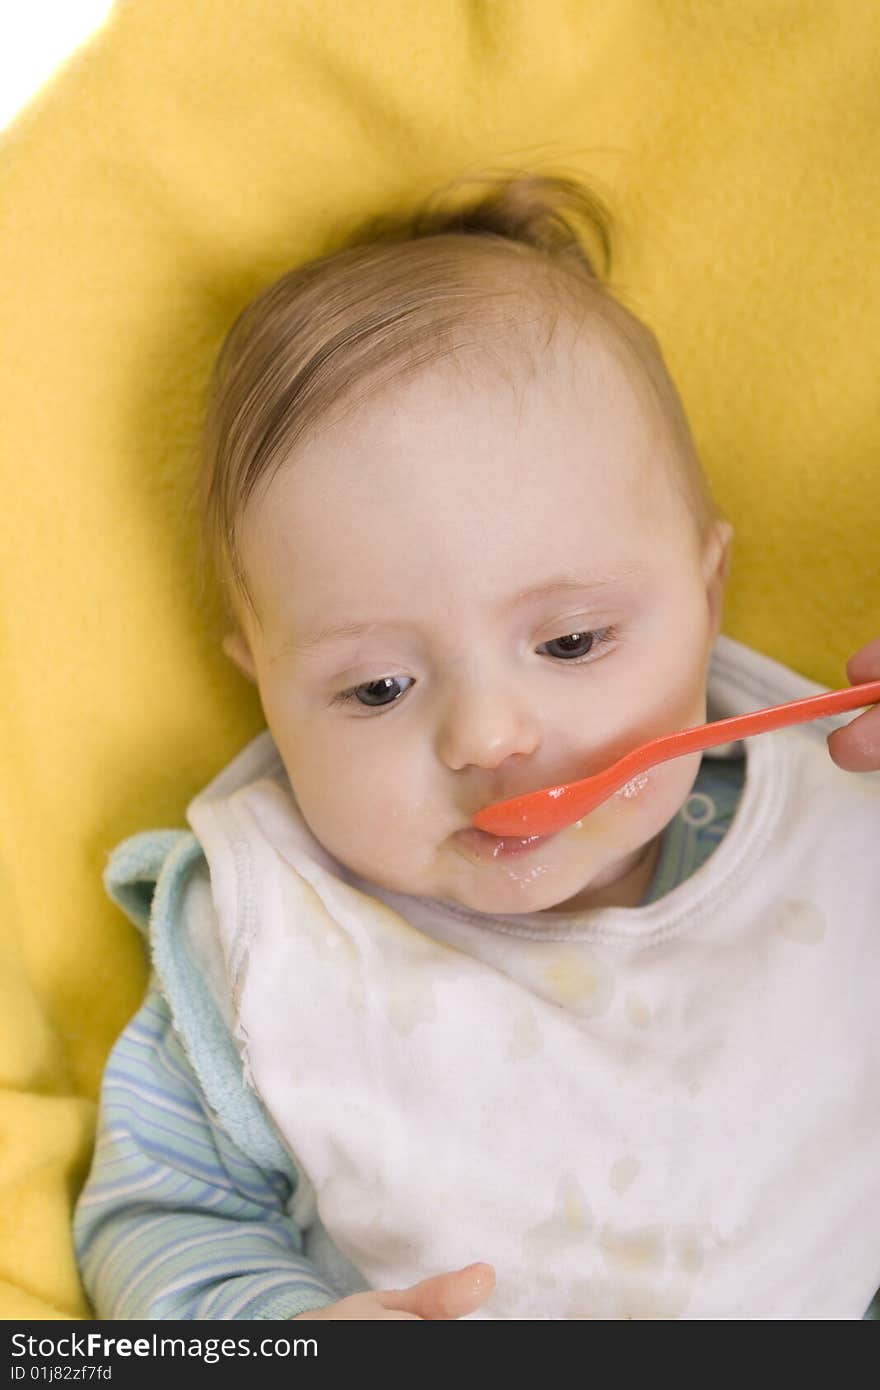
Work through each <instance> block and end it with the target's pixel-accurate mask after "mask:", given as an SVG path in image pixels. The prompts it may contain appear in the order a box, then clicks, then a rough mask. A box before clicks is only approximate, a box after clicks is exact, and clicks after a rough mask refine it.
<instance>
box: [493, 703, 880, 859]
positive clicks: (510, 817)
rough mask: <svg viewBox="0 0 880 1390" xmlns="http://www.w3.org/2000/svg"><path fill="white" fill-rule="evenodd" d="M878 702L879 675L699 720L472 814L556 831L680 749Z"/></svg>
mask: <svg viewBox="0 0 880 1390" xmlns="http://www.w3.org/2000/svg"><path fill="white" fill-rule="evenodd" d="M878 702H880V680H876V681H863V682H862V683H861V684H859V685H847V686H844V687H843V689H842V690H829V691H827V692H826V693H825V694H822V695H809V696H807V698H806V699H805V700H791V701H789V702H788V704H784V705H771V706H770V707H769V708H767V709H759V710H754V711H753V712H752V713H751V714H736V715H733V716H732V717H731V718H729V719H717V720H715V721H713V722H712V723H711V724H698V725H697V726H696V727H695V728H692V729H680V730H679V731H678V732H677V733H674V734H664V735H663V736H662V737H661V738H654V739H651V740H650V742H648V743H642V744H640V745H639V746H638V747H637V748H633V749H631V750H630V752H629V753H625V754H624V756H623V757H622V758H618V760H617V761H616V762H614V763H611V765H610V766H609V767H606V768H603V769H602V771H601V772H596V773H594V774H593V775H592V776H591V777H584V778H582V779H581V780H580V781H578V782H564V783H563V784H562V785H561V786H558V787H544V788H542V789H541V790H540V791H535V792H525V793H524V794H523V795H522V796H513V797H510V798H509V799H508V800H507V801H496V802H495V803H494V804H493V805H492V806H484V807H483V809H482V811H478V812H477V814H476V815H475V816H473V817H472V821H471V823H472V824H473V825H474V826H476V828H477V829H478V830H487V831H488V832H489V833H490V834H492V835H499V836H505V835H518V836H523V837H524V836H527V835H555V834H556V832H557V831H558V830H562V829H564V827H565V826H566V825H570V824H571V822H572V821H576V820H579V819H580V818H581V816H585V815H587V814H588V812H590V811H594V810H595V809H596V807H597V806H599V805H601V803H602V802H603V801H606V800H607V799H608V797H609V796H613V795H614V793H615V792H617V791H620V789H621V787H626V785H627V783H628V782H631V781H633V779H634V778H636V777H638V776H639V774H640V773H643V772H647V770H648V768H651V767H656V766H657V764H658V763H665V762H668V761H669V760H670V759H671V758H681V757H683V756H684V754H685V753H697V752H699V751H700V750H702V749H705V748H716V747H718V746H719V745H720V744H723V743H731V742H732V741H733V740H735V739H740V738H748V737H750V736H751V735H753V734H765V733H769V732H770V731H771V730H772V729H782V728H785V727H786V726H787V725H789V724H803V723H805V722H807V721H808V720H810V719H822V718H824V717H825V716H826V715H829V714H840V713H842V712H843V711H845V710H851V709H860V708H861V707H862V706H867V705H874V704H877V703H878Z"/></svg>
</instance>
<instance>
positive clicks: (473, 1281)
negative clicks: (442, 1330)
mask: <svg viewBox="0 0 880 1390" xmlns="http://www.w3.org/2000/svg"><path fill="white" fill-rule="evenodd" d="M494 1288H495V1271H494V1269H493V1268H492V1266H491V1265H487V1264H475V1265H467V1266H466V1267H465V1268H464V1269H457V1270H455V1271H453V1272H452V1273H450V1274H435V1275H433V1276H432V1277H431V1278H430V1279H422V1280H421V1281H420V1282H419V1283H418V1284H411V1285H410V1287H409V1288H408V1289H381V1290H377V1289H369V1290H367V1291H365V1292H364V1293H353V1294H350V1295H349V1297H348V1298H342V1299H340V1301H339V1302H338V1303H330V1304H328V1305H327V1307H326V1308H314V1309H312V1310H311V1311H310V1312H308V1313H298V1314H297V1316H296V1317H295V1318H293V1319H292V1321H293V1322H299V1321H300V1319H302V1318H326V1319H329V1320H331V1321H334V1322H339V1321H343V1320H345V1319H349V1318H354V1319H356V1320H358V1321H360V1322H372V1321H374V1320H377V1319H389V1318H396V1319H398V1320H402V1319H404V1318H405V1319H407V1320H409V1321H411V1322H412V1321H414V1322H422V1321H425V1320H426V1319H431V1320H434V1319H437V1318H460V1317H463V1316H464V1314H465V1313H472V1312H473V1311H474V1309H475V1308H479V1306H480V1304H481V1303H484V1302H485V1301H486V1299H487V1298H488V1297H489V1295H490V1294H491V1293H492V1292H493V1290H494Z"/></svg>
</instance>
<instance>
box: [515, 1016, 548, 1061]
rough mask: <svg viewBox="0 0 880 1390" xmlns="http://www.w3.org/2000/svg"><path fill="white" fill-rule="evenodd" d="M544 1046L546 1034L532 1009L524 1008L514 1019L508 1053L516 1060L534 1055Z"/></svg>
mask: <svg viewBox="0 0 880 1390" xmlns="http://www.w3.org/2000/svg"><path fill="white" fill-rule="evenodd" d="M543 1046H544V1034H543V1033H542V1032H541V1030H540V1028H539V1027H538V1020H537V1019H536V1018H535V1015H534V1013H533V1012H532V1010H531V1009H523V1010H521V1012H520V1013H518V1014H517V1016H516V1018H515V1019H514V1024H513V1032H512V1034H511V1036H510V1042H509V1043H508V1045H507V1055H508V1057H510V1058H511V1059H512V1060H514V1061H519V1060H520V1059H521V1058H523V1057H534V1055H535V1053H536V1052H540V1050H541V1048H542V1047H543Z"/></svg>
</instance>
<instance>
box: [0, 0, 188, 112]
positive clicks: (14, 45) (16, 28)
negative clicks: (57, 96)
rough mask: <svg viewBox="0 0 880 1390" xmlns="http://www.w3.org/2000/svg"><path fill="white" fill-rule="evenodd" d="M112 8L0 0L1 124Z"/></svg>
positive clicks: (75, 0)
mask: <svg viewBox="0 0 880 1390" xmlns="http://www.w3.org/2000/svg"><path fill="white" fill-rule="evenodd" d="M181 3H182V4H183V3H185V0H181ZM112 8H113V0H0V129H2V128H3V127H4V126H7V125H8V124H9V122H10V121H11V120H12V119H13V117H14V116H15V115H16V114H17V113H18V112H19V111H20V110H21V108H22V107H23V106H24V105H25V103H26V102H28V101H29V100H30V98H31V97H32V96H33V94H34V93H35V92H37V91H38V90H39V89H40V87H42V85H43V83H44V82H46V81H47V79H48V78H50V77H51V76H52V74H53V72H55V71H56V70H57V69H58V68H59V67H60V66H61V64H62V63H63V62H64V60H65V59H66V58H67V57H69V55H70V54H71V53H72V52H73V51H74V49H75V48H78V47H79V45H80V44H81V43H83V41H84V40H85V39H87V38H88V37H89V35H90V34H93V33H94V31H95V30H96V29H98V28H100V26H101V25H102V24H103V22H104V20H105V19H106V18H107V15H108V14H109V13H110V11H111V10H112Z"/></svg>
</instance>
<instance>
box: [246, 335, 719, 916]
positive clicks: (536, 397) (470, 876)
mask: <svg viewBox="0 0 880 1390" xmlns="http://www.w3.org/2000/svg"><path fill="white" fill-rule="evenodd" d="M460 360H461V359H460ZM465 360H466V359H465ZM471 365H472V368H473V377H472V379H471V380H470V381H469V380H468V379H467V376H466V373H465V371H457V370H453V369H451V368H450V365H449V363H448V362H447V363H445V364H444V363H443V362H441V363H440V364H439V365H437V366H431V367H429V368H426V369H424V370H422V371H421V372H420V373H419V374H418V375H417V376H416V377H414V378H412V379H411V380H409V381H405V382H402V383H401V382H398V383H395V384H393V385H392V386H390V387H389V388H385V389H384V390H383V392H382V393H381V394H379V395H377V396H375V397H373V398H372V399H370V400H368V401H367V402H366V403H364V404H363V405H361V406H360V407H359V408H358V409H357V411H356V412H355V413H354V414H353V415H352V416H350V417H349V418H348V419H343V420H341V421H339V422H337V423H335V424H331V425H329V426H328V427H327V428H326V429H324V430H322V431H321V434H320V437H319V438H317V439H315V440H314V442H310V443H309V444H308V445H307V446H304V448H303V449H302V451H300V452H298V453H297V456H296V458H295V459H294V460H293V461H292V462H291V464H290V465H287V466H285V467H284V468H282V469H281V471H280V472H279V473H278V474H277V475H276V477H275V478H274V479H273V481H272V483H271V484H270V486H269V488H268V489H267V491H266V493H265V495H263V496H261V497H259V499H258V500H256V501H255V502H254V504H253V505H252V506H251V508H250V509H249V510H248V512H247V514H246V516H245V518H244V525H243V528H242V533H241V539H242V551H243V558H244V563H245V567H246V570H247V573H248V577H249V582H250V584H251V586H252V590H253V593H254V597H255V601H256V605H257V608H258V610H259V612H260V614H261V616H262V619H263V624H264V630H263V633H262V634H259V633H257V632H256V631H252V632H249V633H248V634H247V639H246V641H243V640H242V639H234V638H228V639H227V641H226V643H225V644H224V646H225V649H226V651H227V652H228V654H229V655H230V656H231V657H232V658H233V659H234V660H235V661H236V662H237V663H238V664H239V665H240V666H241V667H242V669H243V670H244V671H245V672H246V674H248V675H249V677H250V678H251V679H252V680H254V681H255V682H256V683H257V685H258V688H259V691H260V696H261V700H262V705H263V710H264V713H265V715H266V720H267V723H268V725H269V728H270V730H271V732H272V735H273V737H274V740H275V743H276V745H277V747H278V750H279V752H280V754H281V757H282V759H283V761H284V764H285V767H286V769H287V772H288V775H289V777H290V782H291V785H292V787H293V789H294V792H295V795H296V798H297V802H298V804H299V807H300V810H301V812H302V814H303V816H304V818H305V820H306V822H307V823H308V825H309V826H310V828H311V830H312V832H313V833H314V835H315V836H316V837H317V838H318V840H320V841H321V843H322V844H323V845H324V846H325V847H326V848H327V849H328V850H329V851H330V853H331V854H333V855H334V856H335V857H336V858H337V859H338V860H339V861H340V862H341V863H343V864H345V865H347V866H348V867H349V868H350V869H353V870H354V871H355V872H356V873H358V874H359V875H361V876H362V877H363V878H365V879H367V880H369V881H371V882H373V883H375V884H380V885H384V886H385V887H387V888H391V889H393V890H396V891H398V892H402V893H409V894H415V895H418V896H421V897H430V898H441V899H445V900H447V901H452V902H456V903H459V904H462V905H463V906H466V907H470V908H473V909H475V910H476V911H478V912H486V913H517V912H539V911H542V910H544V909H548V908H557V909H565V910H568V909H574V908H580V907H590V906H598V905H604V904H617V905H621V906H627V905H632V904H634V903H637V902H638V901H639V900H640V898H641V896H642V894H643V893H644V891H645V889H646V888H647V885H648V882H649V881H650V877H651V873H652V871H653V868H654V864H655V862H656V851H657V848H658V846H659V835H660V832H661V831H662V829H663V827H664V826H665V825H666V823H667V822H668V821H669V820H670V818H671V817H672V816H673V815H674V814H675V812H676V811H677V810H678V808H679V807H680V806H681V804H682V802H683V801H684V800H685V798H686V797H687V795H688V793H689V792H690V790H691V787H692V785H693V782H694V778H695V776H696V772H697V769H698V767H699V760H700V755H699V754H696V755H691V756H688V757H685V758H679V759H677V760H675V761H672V762H668V763H665V764H663V765H662V766H660V767H658V768H656V769H655V770H654V771H652V772H651V773H650V775H649V778H648V782H647V784H646V785H645V786H644V788H643V789H642V790H641V791H639V792H638V794H636V795H634V796H633V795H631V796H622V795H621V794H619V793H618V794H617V795H616V796H614V797H612V798H611V800H610V801H609V802H606V803H605V805H604V806H602V807H600V808H598V809H597V810H596V811H595V812H593V813H592V814H591V815H589V816H587V817H586V818H585V819H584V821H583V822H582V824H580V825H576V826H571V827H568V828H567V829H565V830H563V831H561V832H559V833H558V834H556V835H554V836H552V837H549V838H545V839H540V840H537V841H535V842H533V843H531V844H530V845H528V846H527V847H525V849H523V848H522V847H521V846H519V845H518V844H515V843H514V844H511V842H510V841H504V842H499V841H498V840H496V839H495V838H494V837H490V836H487V835H483V834H482V832H479V833H477V834H473V833H468V827H469V826H470V823H471V817H472V815H473V814H474V813H475V812H476V811H477V810H479V809H480V808H481V807H484V806H486V805H489V804H490V803H491V802H495V801H499V800H503V799H505V798H507V797H510V796H515V795H518V794H520V793H522V792H527V791H533V790H537V789H538V788H541V787H547V786H552V785H555V784H558V783H561V782H567V781H571V780H574V779H577V778H581V777H585V776H587V775H588V774H590V773H591V772H595V771H598V770H599V769H600V768H602V767H604V766H605V765H606V764H608V763H609V762H611V761H613V760H614V759H616V758H618V757H620V756H621V755H622V754H623V753H625V752H626V751H627V750H628V749H630V748H631V747H633V746H634V745H635V744H637V743H641V742H643V741H645V740H647V739H651V738H655V737H657V736H658V735H660V734H665V733H669V732H671V731H673V730H676V729H681V728H684V727H687V726H688V725H693V724H699V723H702V722H703V721H704V720H705V717H706V704H705V682H706V670H707V664H708V659H709V653H710V649H711V646H712V642H713V640H714V637H715V635H716V633H717V631H718V629H719V626H720V621H721V596H722V590H723V572H724V556H725V552H726V548H727V542H728V541H729V528H727V527H726V525H725V524H722V525H721V526H720V527H719V528H718V529H717V531H716V532H714V533H713V536H712V537H711V544H709V545H708V546H703V547H701V545H700V543H699V540H698V537H697V534H696V528H695V526H694V523H693V521H692V519H691V517H690V514H689V512H688V511H687V508H686V506H685V504H684V502H683V501H682V500H681V498H680V495H679V493H678V491H677V489H676V488H675V487H674V486H673V484H672V483H671V481H670V475H669V469H668V467H667V465H666V464H665V462H664V459H663V454H664V450H668V449H669V448H670V447H671V446H670V445H669V444H667V442H666V440H665V436H664V433H663V432H662V431H661V429H660V428H659V426H658V424H657V421H656V420H655V419H654V418H653V417H652V415H651V414H650V412H649V411H648V410H647V408H646V407H645V406H644V405H643V404H642V403H641V398H640V397H639V396H638V395H637V394H636V393H635V391H634V389H633V387H632V386H631V385H630V382H629V379H628V377H627V375H626V372H625V371H624V369H623V368H622V367H621V366H620V365H619V364H618V363H617V362H616V360H615V359H614V357H613V356H612V355H611V354H610V353H608V352H607V351H606V350H605V349H604V348H602V347H601V346H600V344H599V343H598V342H593V343H592V344H590V343H588V342H586V341H583V340H582V341H581V342H580V343H579V344H577V345H574V346H572V344H571V343H570V342H569V343H568V344H567V346H566V347H565V349H564V350H562V349H559V348H554V349H553V351H552V356H551V355H549V354H548V356H547V357H546V360H545V361H544V364H543V365H542V367H541V369H540V371H539V372H538V373H537V374H536V375H535V377H534V379H528V377H527V376H526V374H525V373H515V374H514V378H513V380H508V381H505V380H502V379H501V378H500V376H499V374H498V373H497V372H493V373H491V377H488V376H487V373H486V370H485V367H484V366H481V361H480V359H474V361H473V362H472V364H471ZM514 383H515V384H514ZM355 627H357V628H358V629H359V630H358V631H357V632H355V631H350V632H345V631H340V632H336V633H335V634H334V633H332V632H331V629H345V628H351V629H354V628H355Z"/></svg>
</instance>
